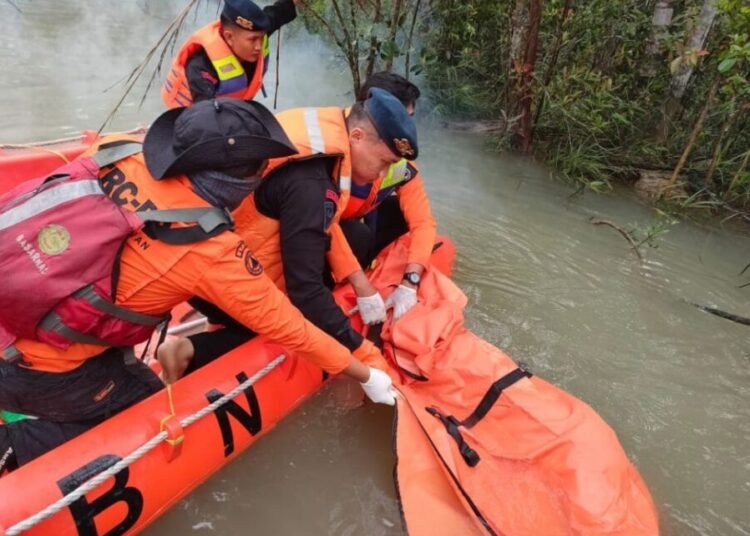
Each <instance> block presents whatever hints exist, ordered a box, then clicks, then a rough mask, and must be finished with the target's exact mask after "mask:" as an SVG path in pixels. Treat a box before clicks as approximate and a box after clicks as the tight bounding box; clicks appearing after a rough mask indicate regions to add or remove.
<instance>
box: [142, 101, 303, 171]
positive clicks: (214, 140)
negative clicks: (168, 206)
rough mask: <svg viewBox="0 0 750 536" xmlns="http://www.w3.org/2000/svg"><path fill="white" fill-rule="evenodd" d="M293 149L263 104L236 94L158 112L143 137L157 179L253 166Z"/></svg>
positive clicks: (144, 151) (292, 152)
mask: <svg viewBox="0 0 750 536" xmlns="http://www.w3.org/2000/svg"><path fill="white" fill-rule="evenodd" d="M295 153H297V149H296V148H295V147H294V145H293V144H292V142H291V141H290V140H289V138H288V137H287V135H286V133H285V132H284V129H282V128H281V125H280V124H279V122H278V121H277V120H276V118H275V117H274V116H273V114H272V113H271V112H270V111H268V109H267V108H266V107H265V106H263V105H262V104H260V103H258V102H254V101H243V100H239V99H220V100H216V99H214V100H208V101H201V102H197V103H195V104H194V105H192V106H191V107H189V108H175V109H172V110H169V111H167V112H164V113H163V114H161V115H160V116H159V117H158V118H157V119H156V121H154V123H153V124H152V125H151V127H150V128H149V130H148V132H147V133H146V138H145V139H144V140H143V156H144V158H145V160H146V166H147V167H148V170H149V172H150V173H151V175H153V177H154V178H155V179H157V180H160V179H163V178H165V177H170V176H172V175H181V174H188V173H191V172H196V171H203V170H216V171H223V170H238V169H248V170H254V169H257V168H258V167H260V164H261V163H262V162H263V161H264V160H268V159H269V158H278V157H282V156H289V155H293V154H295Z"/></svg>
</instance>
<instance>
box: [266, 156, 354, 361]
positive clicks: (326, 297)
mask: <svg viewBox="0 0 750 536" xmlns="http://www.w3.org/2000/svg"><path fill="white" fill-rule="evenodd" d="M334 163H335V162H334V159H333V158H331V159H327V158H315V159H311V160H304V161H297V162H294V163H291V164H288V165H285V166H283V167H282V168H279V170H278V171H276V172H274V173H272V174H271V175H270V176H269V177H268V178H267V179H266V180H264V181H263V183H262V184H261V186H260V187H259V188H258V189H257V190H256V191H255V194H254V195H255V206H256V208H257V209H258V211H259V212H260V213H261V214H263V215H265V216H268V217H269V218H273V219H275V220H279V227H280V236H279V240H280V241H281V261H282V264H283V270H284V279H285V283H286V288H287V293H288V294H289V299H290V300H291V301H292V303H293V304H294V305H295V306H296V307H297V308H298V309H299V310H300V311H302V314H303V315H304V316H305V318H307V319H308V320H309V321H310V322H312V323H313V324H315V325H316V326H317V327H319V328H320V329H322V330H323V331H325V332H326V333H328V334H329V335H331V336H332V337H333V338H335V339H336V340H337V341H339V342H340V343H341V344H343V345H344V346H346V347H347V348H348V349H349V350H352V351H353V350H355V349H357V348H358V347H359V346H360V345H361V344H362V335H360V334H359V333H357V332H356V331H354V330H353V329H352V326H351V323H350V322H349V318H348V317H347V316H346V315H345V314H344V312H343V311H342V310H341V308H340V307H339V306H338V305H337V304H336V302H335V301H334V299H333V295H332V294H331V290H330V289H329V288H328V286H326V279H327V278H328V274H329V273H330V269H329V268H328V266H327V264H326V259H325V257H326V252H327V251H328V249H329V247H330V236H329V235H328V233H327V229H328V227H329V225H330V224H331V219H332V218H333V215H334V214H335V212H336V203H335V202H334V201H333V200H332V198H338V188H337V187H336V186H335V185H334V184H333V181H331V175H332V168H333V166H334Z"/></svg>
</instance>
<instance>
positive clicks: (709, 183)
mask: <svg viewBox="0 0 750 536" xmlns="http://www.w3.org/2000/svg"><path fill="white" fill-rule="evenodd" d="M737 111H738V110H737V105H736V103H735V101H734V99H732V103H731V110H730V111H729V115H728V116H727V118H726V120H725V121H724V124H723V125H722V127H721V133H720V134H719V138H718V139H717V140H716V143H715V144H714V150H713V154H712V156H711V165H709V166H708V171H706V178H705V181H704V184H705V185H706V188H712V187H713V185H714V182H713V177H714V171H716V167H717V166H718V165H719V161H720V160H721V155H722V149H723V146H724V139H725V138H726V136H727V134H729V131H730V130H732V127H733V126H734V123H735V121H736V120H737V115H738V113H737Z"/></svg>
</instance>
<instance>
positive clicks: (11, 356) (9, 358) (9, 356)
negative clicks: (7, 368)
mask: <svg viewBox="0 0 750 536" xmlns="http://www.w3.org/2000/svg"><path fill="white" fill-rule="evenodd" d="M0 357H2V359H3V361H5V362H6V363H8V364H9V365H16V364H18V363H19V362H24V360H23V354H22V353H21V351H20V350H19V349H18V348H16V347H15V346H13V345H12V344H11V345H10V346H8V347H7V348H4V349H3V350H1V351H0Z"/></svg>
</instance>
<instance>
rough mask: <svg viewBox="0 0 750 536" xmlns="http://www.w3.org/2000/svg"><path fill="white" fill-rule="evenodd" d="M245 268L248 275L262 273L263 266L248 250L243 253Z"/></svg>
mask: <svg viewBox="0 0 750 536" xmlns="http://www.w3.org/2000/svg"><path fill="white" fill-rule="evenodd" d="M245 269H246V270H247V271H248V272H249V273H250V275H260V274H262V273H263V266H261V264H260V262H259V261H258V259H256V258H255V257H253V254H252V253H250V252H249V251H248V252H247V253H245Z"/></svg>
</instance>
